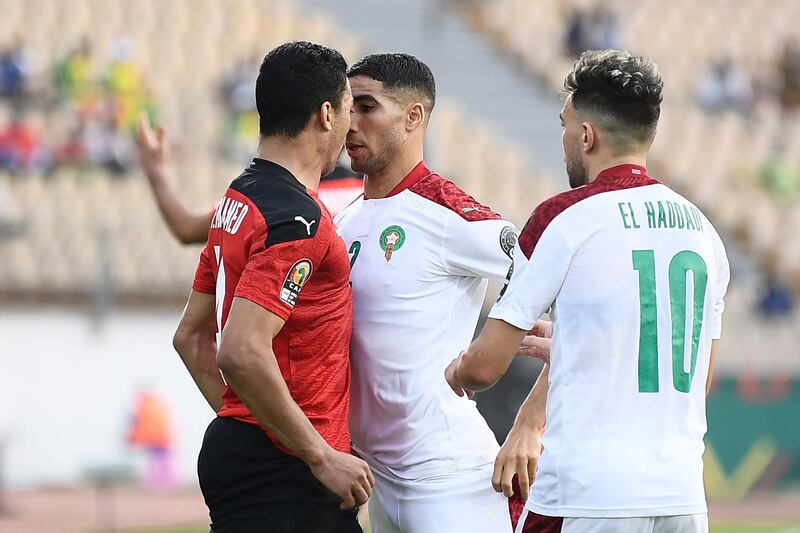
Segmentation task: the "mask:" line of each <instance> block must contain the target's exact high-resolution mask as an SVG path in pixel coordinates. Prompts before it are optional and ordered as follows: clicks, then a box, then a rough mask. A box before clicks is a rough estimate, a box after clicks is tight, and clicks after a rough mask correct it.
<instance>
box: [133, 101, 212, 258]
mask: <svg viewBox="0 0 800 533" xmlns="http://www.w3.org/2000/svg"><path fill="white" fill-rule="evenodd" d="M136 144H137V146H138V147H139V158H140V160H141V165H142V169H143V170H144V173H145V175H146V176H147V182H148V183H149V184H150V190H151V191H153V196H154V197H155V199H156V204H157V205H158V210H159V212H160V213H161V218H163V219H164V222H165V223H166V224H167V227H168V228H169V230H170V231H171V232H172V234H173V235H174V236H175V238H176V239H178V240H179V241H180V242H181V243H183V244H193V243H203V242H205V241H206V239H207V238H208V228H209V226H211V216H212V212H211V210H207V211H200V212H192V211H190V210H189V209H188V208H187V207H186V205H185V204H184V203H183V201H181V199H180V198H179V197H178V194H177V193H176V192H175V189H174V188H173V186H172V185H171V184H170V180H169V179H168V176H167V175H168V173H169V171H168V169H167V164H166V162H167V143H166V133H165V131H164V128H163V127H158V128H157V129H156V130H155V131H153V129H152V128H151V127H150V124H149V122H148V119H147V116H146V115H145V114H144V113H142V114H141V115H139V123H138V125H137V128H136Z"/></svg>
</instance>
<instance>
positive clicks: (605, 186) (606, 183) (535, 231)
mask: <svg viewBox="0 0 800 533" xmlns="http://www.w3.org/2000/svg"><path fill="white" fill-rule="evenodd" d="M658 183H659V182H658V181H656V180H652V179H647V180H644V179H641V178H635V179H634V180H628V179H618V178H614V179H608V180H603V181H595V182H592V183H589V184H587V185H583V186H582V187H578V188H576V189H571V190H569V191H564V192H562V193H559V194H556V195H555V196H551V197H550V198H548V199H547V200H545V201H544V202H542V203H541V204H539V206H538V207H537V208H536V209H535V210H534V211H533V213H532V214H531V216H530V218H529V219H528V222H527V223H526V224H525V227H524V228H522V232H521V233H520V235H519V246H520V249H521V250H522V251H523V252H524V253H525V255H526V256H527V257H530V256H531V254H532V253H533V249H534V248H535V247H536V243H538V242H539V239H540V238H541V236H542V234H543V233H544V231H545V230H546V229H547V228H548V227H549V226H550V225H551V223H552V222H553V221H554V220H555V219H556V217H558V216H559V215H560V214H561V213H563V212H565V211H567V210H568V209H570V208H572V207H575V206H578V205H580V204H581V202H583V201H585V200H588V199H590V198H594V197H597V196H598V195H601V194H603V193H610V192H615V191H621V190H624V189H631V188H635V187H640V186H643V185H656V184H658Z"/></svg>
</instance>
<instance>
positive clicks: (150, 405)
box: [127, 390, 177, 489]
mask: <svg viewBox="0 0 800 533" xmlns="http://www.w3.org/2000/svg"><path fill="white" fill-rule="evenodd" d="M127 440H128V444H129V445H130V446H131V447H132V448H140V449H142V450H144V451H145V453H146V454H147V472H146V474H145V484H146V486H147V487H148V488H150V489H169V488H173V487H174V486H175V484H176V482H177V479H176V472H175V460H174V458H173V429H172V417H171V414H170V409H169V406H168V404H167V401H166V400H165V399H164V398H163V397H162V396H161V395H160V394H158V393H157V392H154V391H149V390H144V391H141V392H140V393H139V394H138V395H137V397H136V401H135V406H134V414H133V423H132V424H131V428H130V430H129V431H128V439H127Z"/></svg>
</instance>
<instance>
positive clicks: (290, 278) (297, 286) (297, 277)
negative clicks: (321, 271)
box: [281, 259, 314, 307]
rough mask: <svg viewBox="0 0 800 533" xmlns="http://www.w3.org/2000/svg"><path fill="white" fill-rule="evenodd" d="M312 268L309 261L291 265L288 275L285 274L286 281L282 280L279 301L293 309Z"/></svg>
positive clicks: (303, 260)
mask: <svg viewBox="0 0 800 533" xmlns="http://www.w3.org/2000/svg"><path fill="white" fill-rule="evenodd" d="M313 268H314V267H312V266H311V261H310V260H309V259H301V260H300V261H298V262H296V263H295V264H294V265H292V268H290V269H289V273H288V274H286V279H284V280H283V287H282V288H281V301H283V302H285V303H287V304H289V305H290V306H292V307H294V304H296V303H297V296H298V295H299V294H300V291H301V290H302V288H303V285H305V284H306V281H308V278H309V277H310V276H311V271H312V270H313Z"/></svg>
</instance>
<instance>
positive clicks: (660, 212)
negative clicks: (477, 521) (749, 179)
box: [489, 165, 730, 518]
mask: <svg viewBox="0 0 800 533" xmlns="http://www.w3.org/2000/svg"><path fill="white" fill-rule="evenodd" d="M729 277H730V276H729V267H728V260H727V258H726V255H725V249H724V247H723V245H722V242H721V240H720V238H719V236H718V235H717V232H716V231H715V230H714V228H713V227H712V225H711V224H710V223H709V221H708V220H707V219H706V217H705V216H704V215H703V214H702V213H701V212H700V210H699V209H697V207H695V206H694V205H692V204H691V203H690V202H689V201H688V200H686V199H685V198H683V197H682V196H680V195H679V194H677V193H675V192H674V191H672V190H671V189H669V188H668V187H666V186H665V185H663V184H661V183H659V182H658V181H656V180H653V179H651V178H649V177H648V176H647V174H646V170H645V169H644V168H643V167H639V166H633V165H622V166H618V167H614V168H612V169H609V170H606V171H604V172H602V173H601V174H600V175H599V176H598V178H597V180H596V181H594V182H592V183H590V184H588V185H585V186H583V187H580V188H577V189H574V190H572V191H568V192H565V193H562V194H560V195H557V196H555V197H553V198H550V199H549V200H547V201H545V202H544V203H542V204H541V205H540V206H539V207H537V208H536V210H535V211H534V213H533V215H532V216H531V218H530V220H529V221H528V223H527V225H526V226H525V228H524V229H523V230H522V233H521V234H520V237H519V244H518V247H517V248H516V249H515V251H514V266H513V274H512V275H511V276H510V281H509V282H508V284H507V286H506V288H505V289H504V292H503V293H502V296H501V298H500V300H499V301H498V303H497V304H496V305H495V307H494V308H493V309H492V311H491V313H490V315H489V316H490V317H492V318H497V319H500V320H503V321H505V322H508V323H509V324H512V325H514V326H516V327H519V328H522V329H529V328H531V327H532V326H533V324H534V322H535V321H536V319H537V318H539V316H540V315H541V314H542V313H543V312H545V311H547V310H548V309H551V311H550V313H551V317H552V318H553V323H554V330H553V345H552V353H551V356H550V358H551V368H550V383H549V385H550V389H549V393H548V397H547V428H546V430H545V433H544V436H543V440H542V444H543V447H544V451H543V453H542V456H541V458H540V461H539V466H538V473H537V476H536V482H535V483H534V486H533V492H532V497H531V498H530V499H529V500H528V508H529V509H530V510H532V511H534V512H536V513H539V514H544V515H548V516H563V517H585V518H591V517H645V516H668V515H683V514H695V513H704V512H706V502H705V494H704V490H703V459H702V455H703V449H704V447H703V435H704V434H705V432H706V411H705V398H706V396H705V384H706V377H707V375H708V368H709V353H710V350H711V341H712V339H717V338H719V336H720V329H721V318H722V310H723V297H724V295H725V291H726V290H727V286H728V280H729Z"/></svg>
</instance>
